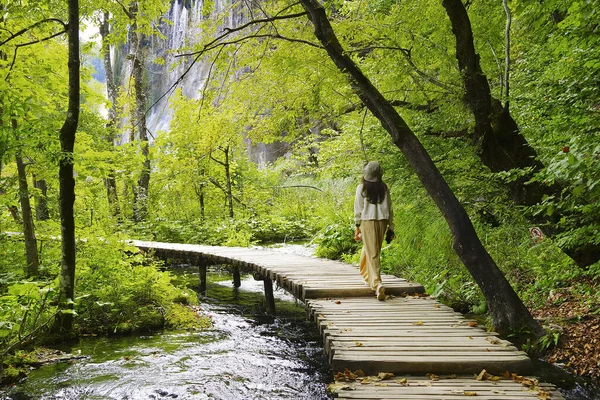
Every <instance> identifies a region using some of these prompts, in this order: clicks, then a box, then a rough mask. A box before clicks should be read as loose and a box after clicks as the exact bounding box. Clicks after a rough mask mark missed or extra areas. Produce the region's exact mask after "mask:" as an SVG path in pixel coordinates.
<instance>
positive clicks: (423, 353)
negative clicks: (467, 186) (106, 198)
mask: <svg viewBox="0 0 600 400" xmlns="http://www.w3.org/2000/svg"><path fill="white" fill-rule="evenodd" d="M130 243H131V244H132V245H133V246H136V247H138V248H139V249H140V250H142V251H146V252H153V253H154V255H155V256H157V257H160V258H172V259H182V260H188V261H189V262H199V263H200V262H202V263H205V264H204V265H206V264H227V265H232V266H234V267H236V268H239V269H240V270H243V271H246V272H250V273H255V274H259V275H261V276H263V277H265V279H266V278H268V280H270V281H274V282H276V283H277V284H278V285H279V286H280V287H281V288H283V289H285V290H286V291H288V292H289V293H291V294H292V295H294V296H295V297H296V298H298V299H299V300H301V301H302V302H304V304H305V306H306V310H307V315H308V318H310V319H311V320H313V321H314V323H315V324H316V325H317V328H318V329H319V331H320V332H321V335H322V336H323V347H324V350H325V353H326V354H327V356H328V360H329V363H330V365H331V368H332V369H333V371H334V373H338V374H344V373H345V372H348V371H359V370H360V371H362V372H363V373H365V374H367V375H371V376H372V378H375V379H373V380H372V381H371V382H366V381H365V380H362V381H361V379H357V380H356V381H354V382H348V384H347V385H345V388H343V389H339V390H336V391H335V396H336V397H337V398H338V399H340V400H367V399H368V400H384V399H388V400H417V399H430V400H452V399H460V398H466V397H469V398H471V396H476V398H477V399H487V400H530V399H540V398H543V399H550V400H564V398H563V397H562V395H561V394H560V393H559V392H558V391H557V390H556V389H555V387H554V386H553V385H550V384H544V383H540V384H537V383H536V385H534V386H533V387H526V386H524V385H522V384H521V383H519V382H516V381H514V380H510V379H502V380H500V381H490V380H485V381H478V380H475V378H474V375H477V374H479V373H481V372H482V370H485V371H487V372H488V373H490V374H498V375H499V374H502V373H505V372H509V373H512V374H516V375H518V376H519V377H520V376H522V375H527V374H530V373H531V372H532V363H531V360H530V358H529V357H528V356H527V355H526V354H525V353H524V352H522V351H520V350H518V349H517V348H516V347H514V346H513V345H512V344H511V343H510V342H508V341H506V340H502V339H500V338H499V337H498V335H497V334H496V333H495V332H487V331H485V330H484V329H482V328H481V327H479V326H477V323H476V322H475V321H471V320H468V319H466V318H464V316H462V315H461V314H460V313H457V312H455V311H454V310H452V309H451V308H449V307H447V306H445V305H443V304H440V303H439V302H438V301H437V300H435V299H432V298H430V297H428V296H426V295H424V288H423V286H422V285H420V284H418V283H414V282H409V281H407V280H406V279H402V278H398V277H395V276H391V275H384V276H382V280H383V283H384V285H385V286H386V293H387V294H388V298H387V299H386V301H377V299H375V297H374V294H373V291H371V290H370V288H368V287H367V286H366V285H365V284H364V283H363V282H362V280H361V278H360V274H359V273H358V268H357V267H356V266H353V265H349V264H344V263H342V262H339V261H332V260H325V259H318V258H316V257H308V256H299V255H294V254H287V253H282V252H276V251H270V250H268V249H256V248H240V247H223V246H203V245H193V244H178V243H160V242H148V241H138V240H133V241H130ZM266 287H267V285H266V283H265V288H266ZM269 287H270V286H269ZM265 290H266V289H265ZM265 295H267V293H265ZM380 373H392V374H395V375H396V376H395V378H393V379H391V380H384V381H379V380H378V379H377V375H378V374H380ZM427 374H436V375H442V374H447V375H452V376H454V379H443V380H439V381H433V380H432V379H431V378H428V377H427V376H425V375H427ZM420 375H423V376H420ZM429 376H431V375H429ZM531 381H533V378H532V379H531ZM365 382H366V383H365ZM336 385H339V383H338V382H336ZM342 385H343V384H342Z"/></svg>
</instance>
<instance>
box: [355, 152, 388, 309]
mask: <svg viewBox="0 0 600 400" xmlns="http://www.w3.org/2000/svg"><path fill="white" fill-rule="evenodd" d="M381 175H382V173H381V166H380V165H379V163H378V162H377V161H371V162H369V163H368V164H367V165H365V167H364V168H363V177H362V183H361V184H360V185H358V187H357V188H356V196H355V198H354V222H355V223H356V238H357V239H359V235H362V241H363V248H362V253H361V255H360V274H361V275H362V277H363V279H364V281H365V282H366V283H367V285H369V287H370V288H371V289H372V290H374V291H375V295H376V296H377V299H378V300H381V301H383V300H385V287H384V286H383V283H382V282H381V275H380V260H379V257H380V254H381V246H382V244H383V239H384V237H385V238H386V240H387V241H388V242H389V241H390V240H391V239H392V238H393V235H394V220H393V214H392V201H391V199H390V191H389V189H388V187H387V185H386V184H385V183H384V182H383V181H382V180H381ZM386 231H387V235H386Z"/></svg>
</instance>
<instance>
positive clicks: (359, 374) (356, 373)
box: [354, 369, 365, 376]
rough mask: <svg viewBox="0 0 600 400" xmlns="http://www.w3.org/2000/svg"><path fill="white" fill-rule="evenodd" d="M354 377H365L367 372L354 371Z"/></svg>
mask: <svg viewBox="0 0 600 400" xmlns="http://www.w3.org/2000/svg"><path fill="white" fill-rule="evenodd" d="M354 375H356V376H365V371H363V370H362V369H357V370H356V371H354Z"/></svg>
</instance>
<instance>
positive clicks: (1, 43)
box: [0, 18, 69, 47]
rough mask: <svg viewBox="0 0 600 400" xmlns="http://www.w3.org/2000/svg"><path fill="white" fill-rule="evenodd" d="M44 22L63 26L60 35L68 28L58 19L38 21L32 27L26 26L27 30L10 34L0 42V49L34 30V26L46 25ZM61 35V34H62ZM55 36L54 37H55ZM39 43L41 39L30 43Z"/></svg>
mask: <svg viewBox="0 0 600 400" xmlns="http://www.w3.org/2000/svg"><path fill="white" fill-rule="evenodd" d="M46 22H58V23H59V24H61V25H62V26H63V29H64V31H63V32H62V33H65V32H66V31H67V30H68V29H69V26H68V24H65V23H64V22H63V21H61V20H60V19H57V18H46V19H43V20H41V21H38V22H36V23H35V24H33V25H31V26H28V27H27V28H23V29H21V30H20V31H18V32H17V33H14V34H12V35H11V36H9V37H8V38H7V39H6V40H4V41H3V42H0V47H2V46H4V45H5V44H6V43H8V42H10V41H11V40H13V39H16V38H18V37H19V36H21V35H24V34H25V33H27V32H28V31H30V30H32V29H33V28H35V27H36V26H39V25H41V24H44V23H46ZM62 33H61V34H62ZM55 36H56V35H55ZM52 37H54V36H52ZM43 40H47V39H43ZM40 41H42V39H40V40H38V41H35V42H31V43H37V42H40Z"/></svg>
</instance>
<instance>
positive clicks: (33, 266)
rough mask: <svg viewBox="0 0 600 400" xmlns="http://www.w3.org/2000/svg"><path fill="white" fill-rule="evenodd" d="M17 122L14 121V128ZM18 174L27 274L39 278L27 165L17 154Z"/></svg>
mask: <svg viewBox="0 0 600 400" xmlns="http://www.w3.org/2000/svg"><path fill="white" fill-rule="evenodd" d="M15 125H16V122H15V121H13V127H15ZM16 161H17V174H18V176H19V202H20V203H21V214H22V215H23V236H24V237H25V255H26V258H27V268H26V269H25V274H26V275H27V277H33V276H37V275H38V273H39V265H40V261H39V256H38V249H37V240H36V238H35V228H34V226H33V213H32V212H31V202H30V201H29V186H28V184H27V172H26V171H25V163H24V162H23V158H22V157H21V154H19V153H17V156H16Z"/></svg>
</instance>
